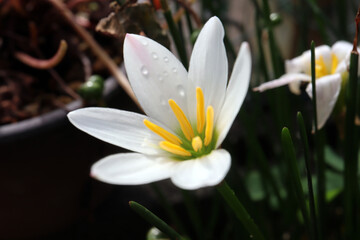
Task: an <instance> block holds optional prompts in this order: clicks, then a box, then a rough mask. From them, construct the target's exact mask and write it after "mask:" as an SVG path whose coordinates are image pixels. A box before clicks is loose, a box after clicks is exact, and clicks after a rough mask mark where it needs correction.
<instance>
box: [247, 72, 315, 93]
mask: <svg viewBox="0 0 360 240" xmlns="http://www.w3.org/2000/svg"><path fill="white" fill-rule="evenodd" d="M301 81H304V82H310V81H311V76H309V75H307V74H303V73H287V74H284V75H283V76H281V77H280V78H279V79H275V80H272V81H269V82H265V83H263V84H261V85H260V86H258V87H256V88H254V89H253V90H254V91H259V92H264V91H266V90H269V89H273V88H277V87H281V86H285V85H287V84H290V83H292V82H301Z"/></svg>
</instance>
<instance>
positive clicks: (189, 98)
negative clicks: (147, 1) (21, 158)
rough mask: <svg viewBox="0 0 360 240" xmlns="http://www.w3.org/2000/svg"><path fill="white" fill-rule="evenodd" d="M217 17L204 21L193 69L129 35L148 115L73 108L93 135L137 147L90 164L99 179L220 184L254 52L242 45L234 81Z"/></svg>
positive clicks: (128, 56)
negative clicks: (227, 142)
mask: <svg viewBox="0 0 360 240" xmlns="http://www.w3.org/2000/svg"><path fill="white" fill-rule="evenodd" d="M223 37H224V29H223V26H222V24H221V22H220V20H219V19H218V18H217V17H213V18H211V19H210V20H209V21H208V22H207V23H206V24H205V25H204V27H203V29H202V31H201V33H200V35H199V37H198V39H197V41H196V43H195V46H194V50H193V53H192V56H191V59H190V64H189V65H190V66H189V72H187V71H186V69H185V68H184V67H183V65H182V64H181V63H180V62H179V61H178V60H177V59H176V58H175V56H174V55H173V54H172V53H171V52H170V51H168V50H167V49H166V48H164V47H163V46H161V45H159V44H158V43H156V42H155V41H153V40H151V39H149V38H146V37H143V36H139V35H133V34H127V35H126V38H125V43H124V62H125V67H126V70H127V73H128V77H129V81H130V83H131V86H132V88H133V90H134V92H135V95H136V97H137V98H138V100H139V103H140V104H141V106H142V108H143V110H144V112H145V113H146V115H147V116H145V115H141V114H137V113H133V112H127V111H121V110H116V109H109V108H84V109H80V110H76V111H73V112H71V113H69V115H68V117H69V119H70V121H71V123H72V124H74V125H75V126H76V127H78V128H79V129H81V130H83V131H85V132H87V133H88V134H90V135H92V136H94V137H97V138H99V139H101V140H103V141H106V142H108V143H112V144H114V145H117V146H120V147H123V148H126V149H129V150H131V151H134V152H135V153H119V154H114V155H110V156H107V157H105V158H103V159H101V160H100V161H98V162H97V163H95V164H94V165H93V166H92V169H91V175H92V176H93V177H95V178H97V179H99V180H101V181H104V182H107V183H112V184H121V185H135V184H145V183H150V182H154V181H158V180H162V179H166V178H170V179H171V180H172V182H173V183H174V184H175V185H176V186H178V187H180V188H183V189H197V188H201V187H206V186H213V185H216V184H219V183H220V182H221V181H222V180H223V179H224V177H225V176H226V174H227V172H228V170H229V169H230V165H231V157H230V154H229V153H228V152H227V151H226V150H224V149H218V147H219V146H220V144H221V143H222V141H223V140H224V138H225V136H226V135H227V133H228V131H229V129H230V127H231V125H232V123H233V121H234V119H235V117H236V115H237V113H238V112H239V110H240V107H241V105H242V103H243V100H244V98H245V95H246V93H247V90H248V86H249V81H250V75H251V54H250V50H249V46H248V44H247V43H244V44H242V46H241V48H240V51H239V55H238V57H237V59H236V62H235V66H234V70H233V73H232V75H231V78H230V81H229V84H228V86H227V79H228V64H227V57H226V52H225V47H224V43H223Z"/></svg>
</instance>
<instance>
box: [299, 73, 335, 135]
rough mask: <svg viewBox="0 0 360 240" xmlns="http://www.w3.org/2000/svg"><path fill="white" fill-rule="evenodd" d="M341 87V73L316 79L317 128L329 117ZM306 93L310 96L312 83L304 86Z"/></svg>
mask: <svg viewBox="0 0 360 240" xmlns="http://www.w3.org/2000/svg"><path fill="white" fill-rule="evenodd" d="M340 89H341V75H340V74H339V73H336V74H333V75H328V76H325V77H322V78H319V79H317V80H316V108H317V122H318V129H320V128H322V127H323V126H324V124H325V122H326V120H327V119H328V118H329V116H330V114H331V112H332V110H333V109H334V106H335V103H336V101H337V98H338V96H339V93H340ZM306 92H307V94H308V95H309V96H310V98H312V85H311V84H309V85H308V86H307V88H306Z"/></svg>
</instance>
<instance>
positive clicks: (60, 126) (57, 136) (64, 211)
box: [0, 79, 119, 239]
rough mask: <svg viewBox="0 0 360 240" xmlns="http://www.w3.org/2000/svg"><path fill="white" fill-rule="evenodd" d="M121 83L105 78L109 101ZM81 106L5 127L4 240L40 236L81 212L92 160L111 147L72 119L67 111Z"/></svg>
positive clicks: (0, 135) (0, 161)
mask: <svg viewBox="0 0 360 240" xmlns="http://www.w3.org/2000/svg"><path fill="white" fill-rule="evenodd" d="M117 86H118V85H117V83H116V82H115V80H113V79H110V80H107V81H106V84H105V98H106V101H108V100H111V98H113V97H114V92H115V93H116V92H117V93H119V91H118V90H119V89H118V87H117ZM79 107H81V101H74V102H72V103H70V104H69V105H67V109H66V110H65V109H58V110H54V111H52V112H49V113H47V114H44V115H42V116H39V117H35V118H32V119H29V120H24V121H21V122H18V123H15V124H9V125H5V126H2V127H0V226H1V227H0V239H34V238H36V239H37V238H40V237H42V236H45V235H47V234H50V233H54V232H56V231H60V230H61V229H64V228H66V227H68V226H71V225H72V224H74V223H75V222H76V221H77V220H78V218H79V216H80V215H81V211H82V208H81V206H82V205H83V202H84V198H85V196H86V194H87V193H86V186H87V184H88V183H89V181H90V178H89V170H90V167H91V164H92V163H94V162H95V161H96V160H98V159H99V158H101V157H103V156H104V155H107V154H108V153H107V151H108V148H107V146H106V145H107V144H106V143H103V142H101V141H99V140H97V139H95V138H92V137H89V136H88V135H87V134H85V133H83V132H81V131H79V130H78V129H76V128H75V127H73V126H72V125H71V124H70V123H69V121H68V119H67V117H66V114H67V113H68V111H71V110H74V109H76V108H79Z"/></svg>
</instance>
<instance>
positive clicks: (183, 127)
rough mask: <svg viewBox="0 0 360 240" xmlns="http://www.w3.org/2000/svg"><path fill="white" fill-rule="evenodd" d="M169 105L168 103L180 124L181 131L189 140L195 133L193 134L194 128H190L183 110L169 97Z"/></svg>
mask: <svg viewBox="0 0 360 240" xmlns="http://www.w3.org/2000/svg"><path fill="white" fill-rule="evenodd" d="M169 105H170V107H171V109H172V110H173V112H174V114H175V117H176V118H177V120H178V122H179V124H180V127H181V130H182V132H183V133H184V135H185V137H186V138H187V140H189V141H190V140H191V139H192V138H193V137H194V136H195V135H194V130H193V129H192V127H191V125H190V122H189V120H188V119H187V118H186V116H185V114H184V112H183V111H182V110H181V108H180V107H179V105H177V104H176V102H175V101H174V100H172V99H169Z"/></svg>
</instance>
